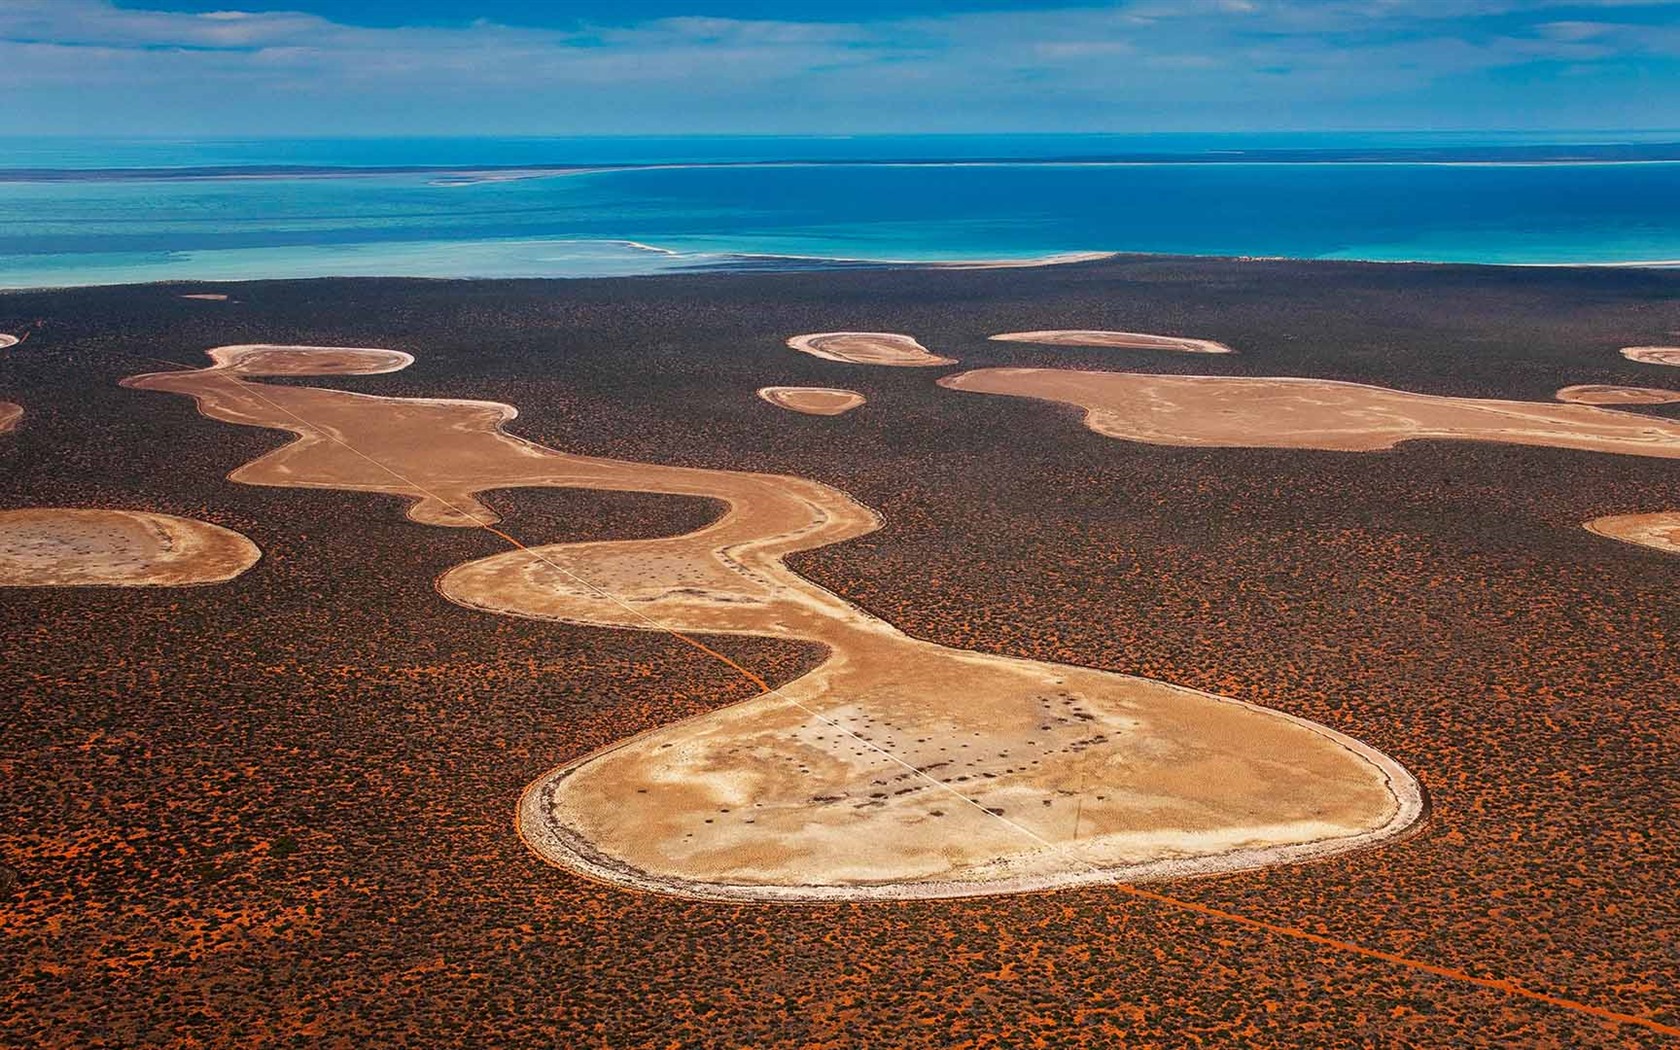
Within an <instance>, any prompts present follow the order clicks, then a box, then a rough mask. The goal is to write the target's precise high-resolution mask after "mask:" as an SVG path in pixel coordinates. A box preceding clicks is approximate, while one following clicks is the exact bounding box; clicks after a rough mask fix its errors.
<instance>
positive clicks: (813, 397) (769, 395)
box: [758, 386, 866, 416]
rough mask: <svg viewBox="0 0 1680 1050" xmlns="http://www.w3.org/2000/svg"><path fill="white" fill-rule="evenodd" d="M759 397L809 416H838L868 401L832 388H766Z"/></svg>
mask: <svg viewBox="0 0 1680 1050" xmlns="http://www.w3.org/2000/svg"><path fill="white" fill-rule="evenodd" d="M758 396H759V397H761V398H763V399H764V400H766V401H768V402H770V403H771V404H772V405H775V406H776V407H777V408H785V409H788V410H790V411H793V412H803V413H805V414H806V415H808V416H838V415H842V414H844V413H846V412H850V411H851V410H852V409H854V408H857V407H858V406H859V405H861V404H863V403H864V401H865V400H866V399H865V398H864V396H863V395H862V394H860V393H858V392H857V391H856V390H844V389H841V388H839V387H831V386H765V387H759V389H758Z"/></svg>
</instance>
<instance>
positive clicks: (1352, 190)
mask: <svg viewBox="0 0 1680 1050" xmlns="http://www.w3.org/2000/svg"><path fill="white" fill-rule="evenodd" d="M1677 141H1680V134H1670V135H1667V136H1654V135H1643V136H1625V135H1622V136H1618V135H1600V136H1580V137H1577V138H1576V139H1574V140H1572V141H1561V140H1555V139H1550V140H1549V139H1544V138H1535V137H1532V136H1529V137H1514V136H1503V137H1501V136H1464V135H1433V136H1432V135H1386V136H1385V135H1367V136H1302V135H1293V136H1289V135H1277V136H1183V135H1181V136H1170V135H1162V136H1067V135H1057V136H930V137H891V138H888V137H881V138H869V137H866V138H825V139H795V138H692V139H684V138H664V139H651V138H649V139H570V140H567V139H503V140H466V139H455V140H420V139H415V140H370V141H331V140H317V141H240V142H235V141H215V142H180V141H163V140H134V141H125V142H112V141H87V140H74V139H56V140H30V141H19V140H11V141H7V140H0V287H38V286H53V285H77V284H103V283H120V282H132V281H155V280H169V279H196V280H234V279H245V278H261V277H298V276H324V275H408V276H439V277H447V276H473V277H504V276H554V277H566V276H593V275H607V274H643V273H659V272H667V271H673V270H695V269H718V268H724V269H728V268H756V269H764V268H772V269H773V268H781V267H803V266H810V265H825V264H826V263H825V261H828V260H864V261H880V262H893V261H913V262H928V261H955V262H962V261H982V260H1020V259H1032V258H1039V257H1045V256H1058V255H1063V254H1069V253H1079V252H1100V251H1122V252H1162V253H1174V254H1192V255H1245V256H1288V257H1295V258H1314V259H1371V260H1419V261H1431V262H1470V263H1524V264H1576V263H1592V264H1669V265H1673V264H1675V263H1676V261H1680V149H1677V148H1676V147H1674V146H1673V143H1675V142H1677Z"/></svg>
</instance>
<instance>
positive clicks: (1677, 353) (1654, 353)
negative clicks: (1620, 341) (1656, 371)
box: [1622, 346, 1680, 365]
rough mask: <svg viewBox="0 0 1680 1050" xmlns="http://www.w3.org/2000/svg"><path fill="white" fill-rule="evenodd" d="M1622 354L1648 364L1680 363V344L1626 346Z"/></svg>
mask: <svg viewBox="0 0 1680 1050" xmlns="http://www.w3.org/2000/svg"><path fill="white" fill-rule="evenodd" d="M1622 356H1623V357H1625V358H1627V359H1628V360H1629V361H1638V362H1640V363H1641V364H1647V365H1680V346H1624V347H1622Z"/></svg>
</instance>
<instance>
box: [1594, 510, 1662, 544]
mask: <svg viewBox="0 0 1680 1050" xmlns="http://www.w3.org/2000/svg"><path fill="white" fill-rule="evenodd" d="M1584 528H1586V530H1587V531H1588V532H1596V533H1598V534H1599V535H1600V536H1607V537H1609V538H1610V539H1613V540H1621V541H1623V542H1624V543H1637V544H1639V545H1640V546H1642V547H1652V548H1654V549H1656V550H1659V551H1665V552H1667V553H1669V554H1680V510H1663V511H1657V512H1655V513H1652V514H1611V515H1608V516H1606V517H1602V518H1594V519H1593V520H1591V521H1589V522H1587V523H1586V525H1585V526H1584Z"/></svg>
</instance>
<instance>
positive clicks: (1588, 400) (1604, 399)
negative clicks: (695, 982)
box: [1557, 383, 1680, 405]
mask: <svg viewBox="0 0 1680 1050" xmlns="http://www.w3.org/2000/svg"><path fill="white" fill-rule="evenodd" d="M1557 399H1558V400H1559V401H1568V402H1569V403H1571V404H1575V405H1666V404H1668V403H1670V402H1673V401H1680V390H1658V389H1656V388H1655V387H1648V386H1612V385H1609V384H1604V383H1582V384H1580V385H1579V386H1566V387H1564V388H1563V389H1562V390H1559V391H1558V392H1557Z"/></svg>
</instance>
